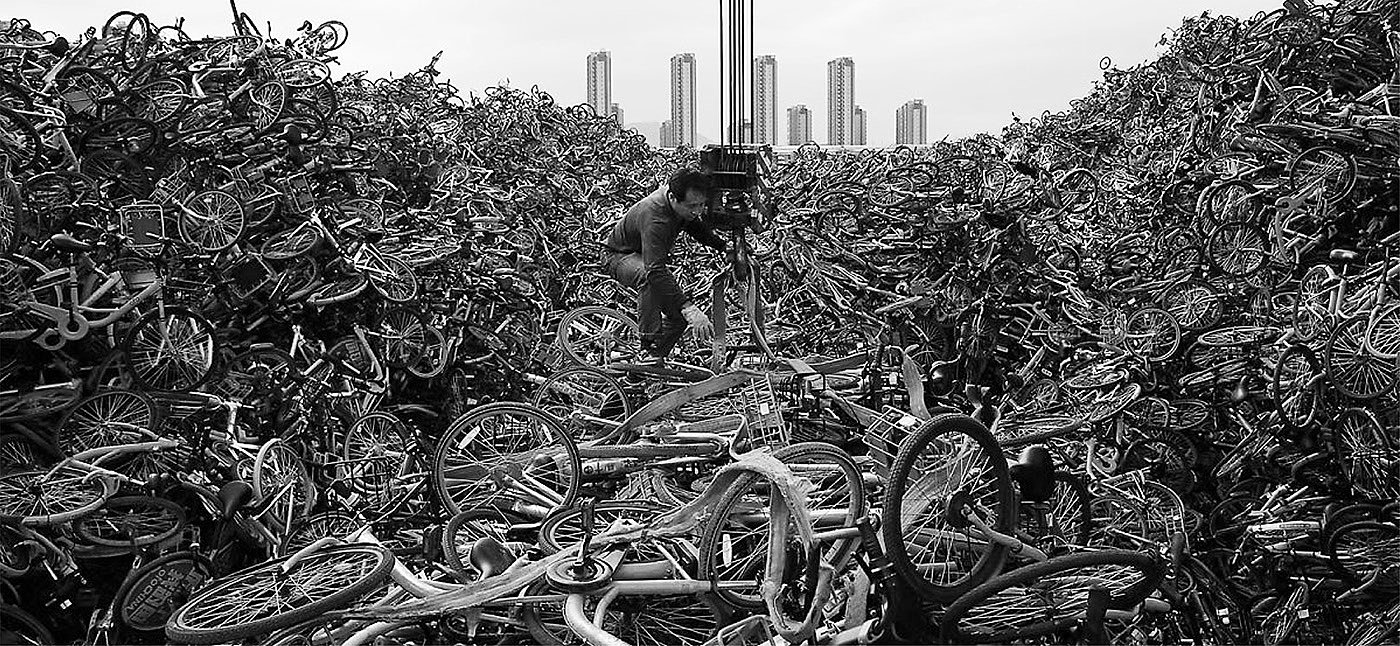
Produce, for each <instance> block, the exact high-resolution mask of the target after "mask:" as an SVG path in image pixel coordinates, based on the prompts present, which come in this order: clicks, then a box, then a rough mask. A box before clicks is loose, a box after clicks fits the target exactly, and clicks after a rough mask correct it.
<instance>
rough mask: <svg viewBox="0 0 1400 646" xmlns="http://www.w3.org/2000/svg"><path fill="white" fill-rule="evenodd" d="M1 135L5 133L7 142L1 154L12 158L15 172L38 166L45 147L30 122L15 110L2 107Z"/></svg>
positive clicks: (0, 112) (0, 115)
mask: <svg viewBox="0 0 1400 646" xmlns="http://www.w3.org/2000/svg"><path fill="white" fill-rule="evenodd" d="M0 133H4V135H5V141H6V142H7V143H6V144H5V145H4V146H0V154H3V155H5V156H6V157H9V158H10V167H11V168H12V169H13V170H15V171H24V170H30V169H33V168H35V167H36V166H38V164H39V159H40V156H41V155H42V154H43V152H44V145H43V143H42V140H41V139H40V138H39V133H38V132H37V131H35V130H34V126H33V125H30V123H29V121H27V120H26V119H25V118H24V117H22V116H20V115H19V113H17V112H15V111H14V110H11V109H9V108H7V107H4V106H0ZM9 142H17V143H9Z"/></svg>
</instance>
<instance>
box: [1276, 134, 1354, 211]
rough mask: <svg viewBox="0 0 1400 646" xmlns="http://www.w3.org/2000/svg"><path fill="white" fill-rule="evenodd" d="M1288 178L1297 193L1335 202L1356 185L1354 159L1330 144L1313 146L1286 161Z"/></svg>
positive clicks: (1349, 192)
mask: <svg viewBox="0 0 1400 646" xmlns="http://www.w3.org/2000/svg"><path fill="white" fill-rule="evenodd" d="M1288 180H1289V185H1290V187H1291V188H1292V189H1293V191H1294V192H1295V193H1297V194H1299V195H1304V196H1316V197H1317V198H1319V199H1321V200H1325V201H1327V202H1333V203H1335V202H1338V201H1340V200H1342V199H1343V198H1345V197H1346V196H1347V195H1349V194H1351V189H1352V187H1353V186H1355V185H1356V158H1355V157H1353V156H1352V155H1349V154H1347V153H1344V152H1342V151H1340V150H1338V149H1336V148H1334V147H1332V146H1314V147H1312V148H1309V149H1307V150H1304V151H1302V152H1300V153H1298V154H1297V155H1296V156H1295V157H1294V158H1293V160H1292V161H1291V162H1290V163H1289V164H1288Z"/></svg>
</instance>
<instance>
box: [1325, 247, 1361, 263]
mask: <svg viewBox="0 0 1400 646" xmlns="http://www.w3.org/2000/svg"><path fill="white" fill-rule="evenodd" d="M1327 260H1328V261H1329V262H1332V263H1336V264H1338V265H1359V264H1361V254H1359V253H1356V252H1355V251H1352V250H1350V249H1333V250H1332V252H1331V253H1329V254H1327Z"/></svg>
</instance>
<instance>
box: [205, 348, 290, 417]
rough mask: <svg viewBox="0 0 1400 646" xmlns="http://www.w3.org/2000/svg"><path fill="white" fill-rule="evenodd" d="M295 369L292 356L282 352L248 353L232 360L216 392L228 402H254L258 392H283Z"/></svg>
mask: <svg viewBox="0 0 1400 646" xmlns="http://www.w3.org/2000/svg"><path fill="white" fill-rule="evenodd" d="M293 369H294V368H293V367H292V356H291V355H289V354H287V353H286V352H284V351H282V350H278V349H277V348H258V349H253V350H248V351H247V352H243V353H241V354H239V355H237V356H235V357H234V358H232V359H230V360H229V361H228V365H227V366H226V367H225V368H224V370H223V373H222V375H221V376H220V377H219V379H218V380H217V381H216V382H215V383H214V384H213V387H212V390H213V392H214V394H216V395H218V396H220V397H222V398H224V399H229V400H234V401H240V402H243V403H245V404H247V403H252V401H253V398H254V397H255V396H256V395H255V393H258V394H262V395H264V396H266V395H269V394H272V393H275V392H278V391H280V390H281V389H282V388H283V387H284V386H285V385H286V384H287V383H288V380H289V379H290V378H291V375H292V370H293Z"/></svg>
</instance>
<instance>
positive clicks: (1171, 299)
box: [1161, 281, 1224, 332]
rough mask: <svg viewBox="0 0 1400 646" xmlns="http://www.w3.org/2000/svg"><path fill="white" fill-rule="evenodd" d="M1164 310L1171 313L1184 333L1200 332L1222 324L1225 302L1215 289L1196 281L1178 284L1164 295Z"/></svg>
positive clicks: (1162, 303)
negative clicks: (1221, 317) (1219, 323)
mask: <svg viewBox="0 0 1400 646" xmlns="http://www.w3.org/2000/svg"><path fill="white" fill-rule="evenodd" d="M1161 305H1162V309H1164V310H1166V311H1167V312H1169V313H1171V315H1172V318H1174V319H1176V321H1177V323H1178V324H1179V325H1180V326H1181V329H1182V331H1183V332H1199V331H1201V330H1204V329H1207V328H1212V327H1215V325H1216V323H1218V322H1220V316H1221V314H1222V312H1223V310H1224V302H1223V301H1222V300H1221V298H1220V293H1219V292H1218V291H1216V289H1215V288H1214V287H1211V286H1210V285H1208V284H1206V283H1203V282H1196V281H1188V282H1184V283H1178V284H1176V285H1173V286H1171V287H1169V288H1167V291H1165V292H1164V293H1163V294H1162V302H1161Z"/></svg>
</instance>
